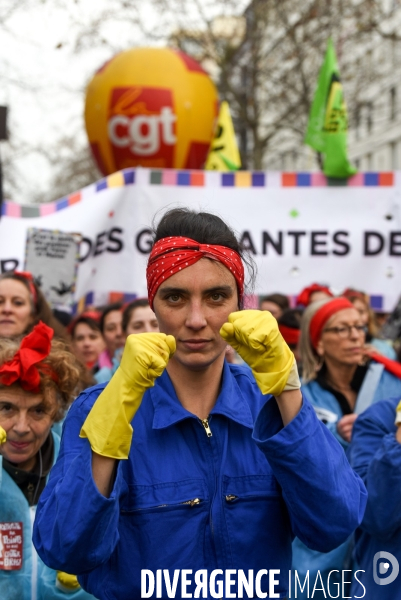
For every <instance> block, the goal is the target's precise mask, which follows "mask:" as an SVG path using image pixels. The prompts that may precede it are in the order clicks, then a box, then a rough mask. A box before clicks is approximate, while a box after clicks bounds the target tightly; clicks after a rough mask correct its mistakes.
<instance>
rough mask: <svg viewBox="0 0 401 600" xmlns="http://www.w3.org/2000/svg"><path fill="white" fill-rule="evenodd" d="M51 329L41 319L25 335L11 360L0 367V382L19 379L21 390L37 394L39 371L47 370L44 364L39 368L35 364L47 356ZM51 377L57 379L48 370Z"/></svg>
mask: <svg viewBox="0 0 401 600" xmlns="http://www.w3.org/2000/svg"><path fill="white" fill-rule="evenodd" d="M52 337H53V329H51V327H48V326H47V325H45V324H44V323H42V321H39V323H38V324H37V325H35V327H34V328H33V329H32V331H31V333H29V334H28V335H26V336H25V337H24V339H23V340H22V342H21V345H20V348H19V350H18V352H16V353H15V355H14V356H13V358H12V359H11V360H8V361H7V362H5V363H3V364H2V365H1V367H0V383H2V384H3V385H12V384H13V383H15V382H16V381H19V382H20V384H21V387H22V389H23V390H25V391H27V392H32V393H34V394H38V393H39V391H40V373H44V372H47V371H46V367H45V365H42V366H41V368H40V370H39V368H38V367H37V364H38V363H40V362H41V361H42V360H43V359H45V358H46V357H47V356H49V353H50V349H51V340H52ZM49 375H50V376H51V378H52V379H55V380H57V377H56V375H55V373H52V372H50V371H49Z"/></svg>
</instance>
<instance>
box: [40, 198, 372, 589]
mask: <svg viewBox="0 0 401 600" xmlns="http://www.w3.org/2000/svg"><path fill="white" fill-rule="evenodd" d="M241 254H242V251H241V248H240V246H239V243H238V241H237V240H236V238H235V236H234V234H233V233H232V231H231V230H230V229H229V228H228V227H227V226H226V225H225V223H224V222H223V221H222V220H221V219H220V218H218V217H216V216H214V215H210V214H208V213H195V212H192V211H189V210H186V209H174V210H172V211H169V212H168V213H167V214H165V215H164V217H163V218H162V220H161V222H160V223H159V225H158V228H157V231H156V234H155V244H154V246H153V249H152V252H151V254H150V257H149V261H148V267H147V280H148V295H149V302H150V306H151V307H153V309H154V312H155V314H156V316H157V319H158V322H159V326H160V331H161V332H163V333H144V334H139V335H132V336H129V337H128V339H127V343H126V346H125V349H124V353H123V357H122V361H121V365H120V367H119V369H118V370H117V372H116V373H115V374H114V376H113V378H112V379H111V381H110V382H109V383H108V384H107V386H106V385H104V384H103V385H99V386H96V387H95V388H92V389H91V390H87V391H86V392H84V393H83V394H82V395H81V396H80V398H78V400H77V401H76V402H74V404H73V406H72V408H71V410H70V411H69V414H68V416H67V419H66V422H65V426H64V432H63V439H62V444H61V450H60V454H59V458H58V461H57V463H56V465H55V467H54V469H53V471H52V474H51V477H50V481H49V485H48V487H47V488H46V490H45V492H44V494H43V495H42V498H41V501H40V504H39V507H38V511H37V518H36V522H35V527H34V543H35V546H36V548H37V550H38V553H39V554H40V556H41V557H42V559H43V560H44V562H45V563H46V564H48V565H49V566H51V567H53V568H57V569H62V570H66V571H72V572H76V573H78V576H79V577H78V579H79V581H80V583H81V585H82V586H83V587H84V589H87V590H88V591H90V592H91V593H93V594H95V595H96V596H97V597H99V598H102V599H109V600H110V599H115V600H117V599H118V600H125V599H126V600H131V599H132V598H139V597H151V596H152V595H154V597H163V598H167V597H175V598H184V597H190V596H188V595H187V594H191V593H194V594H201V597H204V598H205V597H220V598H221V597H232V596H231V595H230V593H231V594H232V593H233V592H234V590H237V592H238V590H240V589H241V590H242V591H243V590H244V589H245V590H246V591H245V594H246V595H245V597H247V596H248V597H253V596H254V595H256V596H258V595H260V594H267V593H269V594H270V596H271V597H280V598H284V597H285V596H286V594H287V588H288V574H289V569H290V566H291V541H292V538H293V536H294V535H297V536H298V537H300V539H302V540H303V541H304V542H305V543H307V544H309V545H311V546H312V547H314V548H316V549H318V550H322V551H327V550H330V549H331V548H333V547H335V546H337V545H338V544H340V543H341V542H342V541H344V540H345V539H346V538H347V537H348V536H349V535H350V533H351V532H352V531H353V530H354V529H355V527H356V526H357V524H358V522H359V521H360V520H361V518H362V515H363V511H364V506H365V502H366V492H365V489H364V487H363V484H362V482H361V480H360V479H359V478H358V477H357V476H356V475H355V474H354V473H353V471H352V470H351V469H350V467H349V465H348V462H347V460H346V458H345V455H344V453H343V451H342V449H341V447H339V446H338V444H337V443H336V441H335V440H334V439H333V437H332V436H331V434H330V433H329V432H328V430H327V429H326V428H325V427H324V426H323V425H322V424H321V423H320V422H319V420H318V419H317V418H316V415H315V412H314V410H313V408H312V407H311V406H310V404H309V403H308V402H307V401H304V400H303V399H302V395H301V393H300V390H299V387H300V384H299V379H298V376H297V371H296V365H295V361H294V356H293V354H292V352H291V351H290V350H289V348H288V346H286V344H285V342H284V340H283V338H282V337H281V335H280V333H279V331H278V328H277V322H276V321H275V319H273V317H272V316H271V315H270V314H269V313H268V312H266V311H265V312H260V311H241V310H239V309H240V308H241V306H242V301H243V293H244V265H243V262H242V259H241ZM227 343H229V344H230V345H231V346H232V347H233V348H234V349H235V350H236V351H237V352H238V353H239V354H240V355H241V357H242V358H243V359H244V360H245V362H246V363H247V364H248V365H249V366H250V367H251V370H250V369H248V368H246V367H240V366H237V365H229V364H228V363H226V362H225V360H224V355H225V349H226V344H227ZM131 422H132V426H133V427H134V429H135V434H134V435H133V428H132V426H131ZM334 515H335V517H334ZM268 571H269V574H268ZM244 577H247V578H248V580H247V582H246V584H245V583H244ZM274 594H277V595H274ZM198 597H199V596H198Z"/></svg>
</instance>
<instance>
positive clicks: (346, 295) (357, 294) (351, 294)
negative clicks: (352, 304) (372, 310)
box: [341, 288, 366, 304]
mask: <svg viewBox="0 0 401 600" xmlns="http://www.w3.org/2000/svg"><path fill="white" fill-rule="evenodd" d="M341 296H343V297H344V298H348V299H349V300H351V298H360V299H361V300H362V301H363V302H364V303H365V304H366V300H365V296H364V294H363V293H362V292H357V291H356V290H353V289H352V288H347V289H346V290H344V291H343V293H342V294H341Z"/></svg>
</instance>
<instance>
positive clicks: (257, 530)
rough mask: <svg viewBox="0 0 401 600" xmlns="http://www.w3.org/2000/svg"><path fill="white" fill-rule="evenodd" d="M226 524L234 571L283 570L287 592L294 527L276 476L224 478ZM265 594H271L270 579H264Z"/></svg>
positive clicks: (282, 582) (282, 587) (278, 589)
mask: <svg viewBox="0 0 401 600" xmlns="http://www.w3.org/2000/svg"><path fill="white" fill-rule="evenodd" d="M222 491H223V498H222V504H223V507H224V515H225V521H226V526H227V531H228V537H229V547H230V552H231V559H232V568H234V569H242V570H244V571H245V572H246V573H247V571H248V570H249V569H253V570H254V574H256V573H257V572H258V571H260V570H261V569H267V570H269V569H280V575H279V576H276V578H277V577H278V579H279V581H280V585H279V586H278V587H276V588H275V591H276V592H282V593H284V591H285V589H286V587H287V584H288V581H287V579H288V571H289V569H290V568H291V540H292V534H291V527H290V521H289V516H288V512H287V508H286V505H285V503H284V500H283V498H282V494H281V488H280V486H279V485H278V483H277V480H276V478H275V477H274V475H273V474H272V473H271V474H266V475H246V476H243V477H228V476H225V477H224V478H223V488H222ZM261 588H262V591H264V592H268V591H269V589H268V578H267V577H266V576H264V577H263V578H262V580H261Z"/></svg>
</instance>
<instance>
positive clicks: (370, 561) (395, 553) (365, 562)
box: [349, 396, 401, 600]
mask: <svg viewBox="0 0 401 600" xmlns="http://www.w3.org/2000/svg"><path fill="white" fill-rule="evenodd" d="M349 456H350V463H351V465H352V467H353V468H354V469H355V471H356V472H357V473H359V475H360V476H361V477H362V478H363V480H364V481H365V484H366V488H367V490H368V493H369V497H368V504H367V506H366V512H365V516H364V518H363V521H362V524H361V526H360V528H359V529H358V530H357V531H356V533H355V557H356V562H357V568H358V569H361V570H360V572H359V573H358V578H359V580H360V581H361V583H362V584H363V585H364V587H365V588H366V593H365V595H364V598H365V600H401V585H400V578H401V575H400V566H401V510H400V506H401V402H400V401H399V396H398V397H396V398H392V399H390V400H385V401H384V402H378V403H377V404H374V405H373V406H371V407H370V408H368V409H367V410H366V411H365V412H364V413H363V415H361V416H360V417H359V419H358V420H357V421H356V423H355V427H354V433H353V436H352V443H351V447H350V452H349ZM359 589H360V588H359ZM351 593H354V595H355V591H354V590H353V589H352V590H351ZM358 595H360V593H358Z"/></svg>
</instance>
